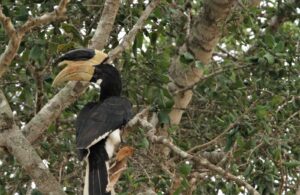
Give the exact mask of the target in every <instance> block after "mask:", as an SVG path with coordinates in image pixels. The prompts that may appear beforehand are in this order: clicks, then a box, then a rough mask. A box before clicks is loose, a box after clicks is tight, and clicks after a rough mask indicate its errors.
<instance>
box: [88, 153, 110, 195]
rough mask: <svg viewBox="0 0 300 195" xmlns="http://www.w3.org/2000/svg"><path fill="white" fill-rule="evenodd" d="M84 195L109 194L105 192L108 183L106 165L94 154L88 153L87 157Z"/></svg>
mask: <svg viewBox="0 0 300 195" xmlns="http://www.w3.org/2000/svg"><path fill="white" fill-rule="evenodd" d="M86 161H87V167H86V173H85V174H86V175H85V184H84V193H83V194H84V195H110V194H111V193H110V192H107V191H106V188H107V185H108V183H109V178H108V165H107V162H106V161H105V158H103V157H102V156H101V155H98V154H97V153H95V152H92V151H91V152H90V154H89V155H88V159H87V160H86Z"/></svg>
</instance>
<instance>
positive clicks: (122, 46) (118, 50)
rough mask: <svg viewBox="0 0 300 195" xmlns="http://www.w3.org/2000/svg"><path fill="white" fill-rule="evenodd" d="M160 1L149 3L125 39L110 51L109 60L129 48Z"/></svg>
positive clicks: (154, 0) (155, 0)
mask: <svg viewBox="0 0 300 195" xmlns="http://www.w3.org/2000/svg"><path fill="white" fill-rule="evenodd" d="M159 3H160V0H153V1H151V3H150V4H149V5H147V7H146V9H145V10H144V12H143V13H142V15H141V16H140V18H139V19H138V21H137V23H136V24H135V25H134V26H133V27H132V29H131V30H130V31H129V32H128V34H127V35H126V36H125V37H124V39H123V41H122V42H121V43H120V45H118V46H117V47H116V48H114V49H113V50H111V51H110V52H109V54H108V55H109V60H110V61H113V60H114V59H116V58H118V57H119V55H120V54H121V53H122V52H123V51H124V50H126V49H128V48H129V47H130V46H131V44H132V42H133V41H134V39H135V36H136V34H137V33H138V31H139V30H140V29H141V28H142V27H143V25H144V23H145V21H146V19H147V18H148V17H149V15H150V14H151V13H152V11H153V10H154V9H155V8H156V6H157V5H158V4H159Z"/></svg>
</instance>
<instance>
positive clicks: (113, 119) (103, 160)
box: [52, 48, 133, 195]
mask: <svg viewBox="0 0 300 195" xmlns="http://www.w3.org/2000/svg"><path fill="white" fill-rule="evenodd" d="M107 59H108V55H107V54H106V53H104V52H102V51H99V50H96V49H87V48H82V49H75V50H71V51H69V52H67V53H65V54H64V55H62V56H61V57H59V58H58V59H57V60H56V63H58V65H59V66H62V65H66V67H65V68H64V69H63V70H62V71H60V72H59V74H58V75H57V76H56V77H55V79H54V81H53V84H52V85H53V86H54V87H55V86H59V85H61V84H62V83H64V82H65V81H88V82H92V83H98V84H99V85H100V96H99V97H100V98H99V100H98V101H95V102H89V103H87V104H86V105H85V106H84V107H83V109H82V110H81V111H80V113H79V114H78V117H77V119H76V122H75V128H76V147H77V151H78V158H79V160H85V161H86V173H85V181H84V183H85V184H84V190H83V194H84V195H110V194H111V190H110V189H109V188H108V186H109V182H110V181H109V160H110V159H111V158H112V156H113V154H114V152H115V149H116V147H117V146H118V145H119V144H120V142H121V131H122V128H123V127H124V126H125V125H126V124H127V122H128V121H129V120H130V119H131V118H132V116H133V115H132V104H131V102H130V101H129V100H128V99H127V98H125V97H121V92H122V82H121V76H120V73H119V71H118V70H117V69H116V68H115V67H114V66H113V65H111V64H109V63H106V60H107Z"/></svg>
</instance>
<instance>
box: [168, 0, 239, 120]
mask: <svg viewBox="0 0 300 195" xmlns="http://www.w3.org/2000/svg"><path fill="white" fill-rule="evenodd" d="M235 3H236V0H226V1H220V0H205V1H204V3H203V4H204V5H203V8H202V10H201V11H200V13H199V14H198V16H196V18H195V20H194V21H193V24H192V25H191V29H190V34H189V35H188V37H187V41H186V43H185V45H183V46H182V47H181V48H182V49H181V53H180V54H182V53H184V52H189V53H191V54H193V56H194V58H195V60H198V61H200V62H201V63H202V64H204V65H208V64H209V62H210V60H211V57H212V53H213V49H214V47H215V46H216V45H217V43H218V41H219V39H220V37H221V32H222V27H223V26H224V23H225V21H226V18H227V17H228V16H229V15H230V13H231V12H232V11H233V6H234V4H235ZM169 76H170V77H171V78H172V80H173V82H172V83H170V85H169V87H170V91H171V92H175V91H177V90H178V89H179V90H180V88H185V87H188V86H191V85H193V84H194V83H196V82H198V81H199V80H200V79H201V77H202V76H203V72H202V70H201V69H199V68H197V67H196V66H195V64H192V65H190V66H189V67H188V68H187V69H183V67H182V65H181V62H180V57H179V56H176V57H175V58H174V59H173V60H172V63H171V66H170V69H169ZM192 96H193V92H192V90H187V91H182V92H180V93H176V94H174V102H175V104H174V106H173V109H172V111H171V112H170V114H169V116H170V121H171V124H175V125H178V124H179V123H180V120H181V117H182V114H183V110H184V109H185V108H187V106H188V105H189V103H190V101H191V100H192Z"/></svg>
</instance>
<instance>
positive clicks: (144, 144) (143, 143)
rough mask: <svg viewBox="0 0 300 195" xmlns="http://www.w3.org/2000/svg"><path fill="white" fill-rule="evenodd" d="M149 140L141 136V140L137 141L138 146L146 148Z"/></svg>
mask: <svg viewBox="0 0 300 195" xmlns="http://www.w3.org/2000/svg"><path fill="white" fill-rule="evenodd" d="M149 145H150V144H149V141H148V139H147V138H145V137H144V138H143V139H142V140H141V142H140V143H139V146H140V147H141V148H144V149H148V148H149Z"/></svg>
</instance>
